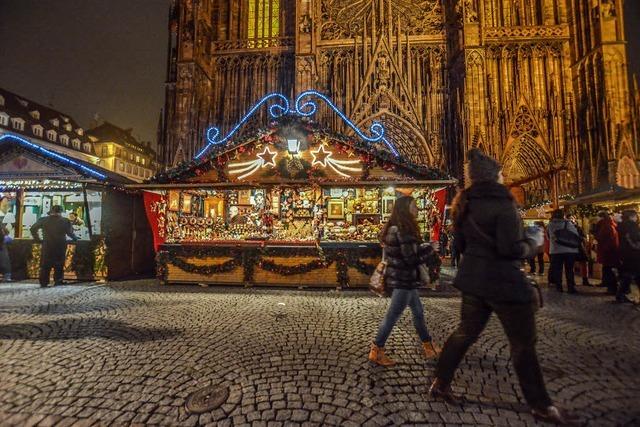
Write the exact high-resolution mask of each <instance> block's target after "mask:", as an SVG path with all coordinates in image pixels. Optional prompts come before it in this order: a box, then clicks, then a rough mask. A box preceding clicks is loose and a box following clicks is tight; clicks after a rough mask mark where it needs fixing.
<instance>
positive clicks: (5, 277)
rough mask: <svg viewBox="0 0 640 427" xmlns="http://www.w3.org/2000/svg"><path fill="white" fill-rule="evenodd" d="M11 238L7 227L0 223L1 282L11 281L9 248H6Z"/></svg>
mask: <svg viewBox="0 0 640 427" xmlns="http://www.w3.org/2000/svg"><path fill="white" fill-rule="evenodd" d="M10 240H11V237H10V235H9V231H8V230H7V227H6V226H5V225H4V224H3V223H1V222H0V273H2V281H3V282H10V281H11V259H10V258H9V248H8V247H7V245H8V243H9V241H10Z"/></svg>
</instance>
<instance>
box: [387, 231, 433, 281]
mask: <svg viewBox="0 0 640 427" xmlns="http://www.w3.org/2000/svg"><path fill="white" fill-rule="evenodd" d="M383 243H384V251H385V256H386V260H387V269H386V271H385V274H384V279H385V283H386V286H387V288H389V289H416V288H418V287H420V286H422V283H421V281H420V273H419V272H418V266H419V265H420V264H425V265H426V266H427V267H429V268H430V269H435V268H437V267H438V266H439V265H440V258H439V257H438V254H436V253H435V251H434V250H433V248H432V247H431V245H429V244H426V243H423V244H420V242H419V241H418V239H417V238H416V237H415V236H411V235H408V234H404V233H400V232H399V231H398V227H396V226H395V225H394V226H391V227H389V230H388V232H387V235H386V236H385V237H384V239H383Z"/></svg>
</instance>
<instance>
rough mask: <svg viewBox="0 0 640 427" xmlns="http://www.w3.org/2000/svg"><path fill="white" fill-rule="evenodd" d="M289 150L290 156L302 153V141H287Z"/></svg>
mask: <svg viewBox="0 0 640 427" xmlns="http://www.w3.org/2000/svg"><path fill="white" fill-rule="evenodd" d="M287 149H288V150H289V153H290V154H298V153H299V152H300V141H299V140H297V139H287Z"/></svg>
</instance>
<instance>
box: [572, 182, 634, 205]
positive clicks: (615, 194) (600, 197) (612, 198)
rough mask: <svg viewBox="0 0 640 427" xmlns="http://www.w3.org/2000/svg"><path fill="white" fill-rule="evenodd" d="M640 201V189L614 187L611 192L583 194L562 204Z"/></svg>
mask: <svg viewBox="0 0 640 427" xmlns="http://www.w3.org/2000/svg"><path fill="white" fill-rule="evenodd" d="M633 199H640V188H635V189H627V188H622V187H618V186H616V187H614V188H611V189H609V190H605V191H599V192H597V193H591V194H583V195H580V196H578V197H576V198H575V199H573V200H567V201H565V202H562V203H561V204H562V205H564V206H576V205H590V204H596V205H597V204H605V203H608V202H613V203H615V202H624V201H632V200H633Z"/></svg>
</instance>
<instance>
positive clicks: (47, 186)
mask: <svg viewBox="0 0 640 427" xmlns="http://www.w3.org/2000/svg"><path fill="white" fill-rule="evenodd" d="M21 188H37V189H42V190H53V189H65V190H80V189H82V184H80V183H77V182H70V181H58V180H50V179H9V180H7V179H3V180H2V181H0V189H3V190H6V189H21Z"/></svg>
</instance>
